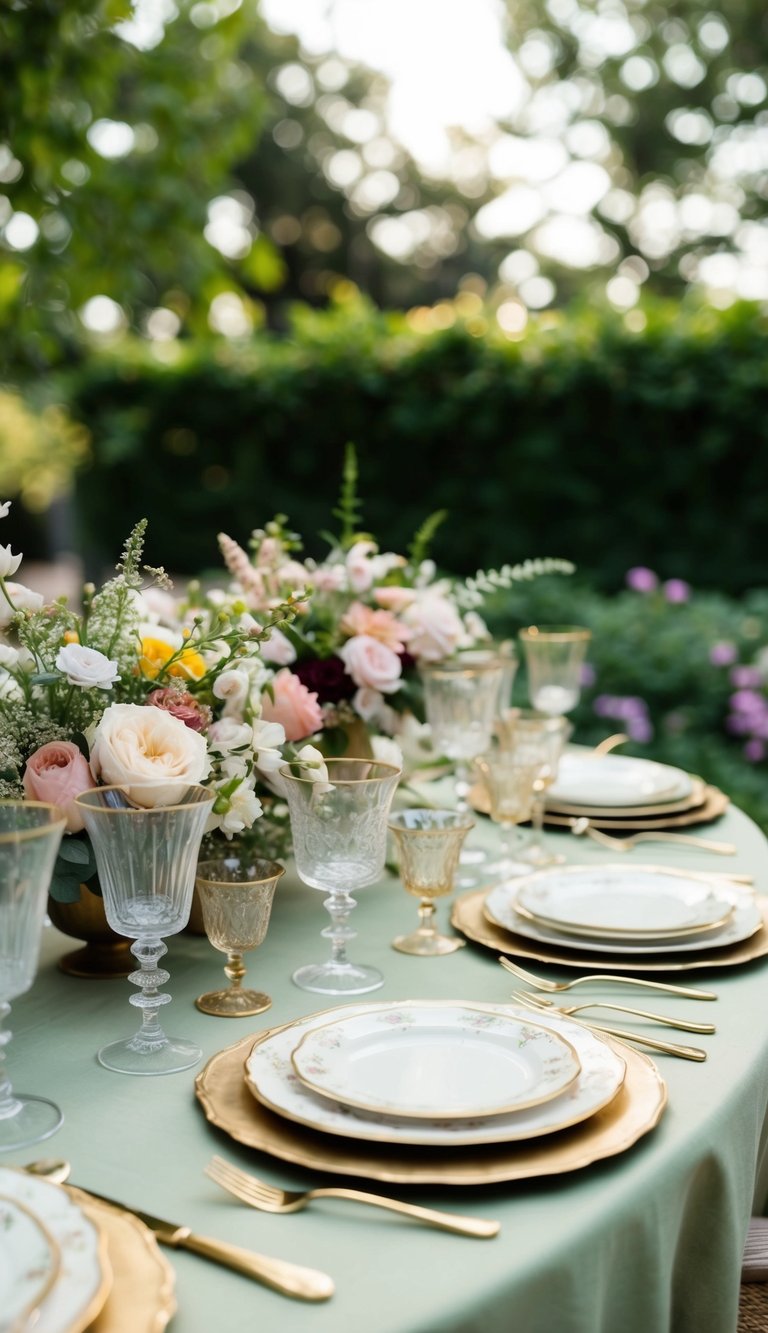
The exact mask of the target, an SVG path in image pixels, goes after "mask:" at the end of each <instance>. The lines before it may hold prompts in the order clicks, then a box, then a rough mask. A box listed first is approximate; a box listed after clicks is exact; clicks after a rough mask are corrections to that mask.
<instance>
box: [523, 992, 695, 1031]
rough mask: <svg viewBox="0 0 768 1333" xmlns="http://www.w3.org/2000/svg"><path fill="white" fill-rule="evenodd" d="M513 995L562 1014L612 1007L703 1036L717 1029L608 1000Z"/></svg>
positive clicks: (686, 1019) (617, 1011)
mask: <svg viewBox="0 0 768 1333" xmlns="http://www.w3.org/2000/svg"><path fill="white" fill-rule="evenodd" d="M512 997H513V999H515V1000H520V1001H522V1002H523V1003H524V1002H525V1001H526V1000H530V1002H531V1004H537V1005H539V1006H540V1007H541V1008H544V1009H557V1011H558V1013H560V1014H567V1015H568V1017H569V1018H570V1016H571V1015H572V1014H578V1013H580V1012H581V1010H582V1009H612V1010H613V1011H614V1013H617V1014H632V1016H633V1017H634V1018H647V1019H648V1021H649V1022H650V1023H662V1024H663V1025H664V1026H665V1027H668V1028H679V1029H680V1031H681V1032H698V1033H699V1034H700V1035H701V1036H711V1035H712V1033H713V1032H715V1031H716V1028H715V1025H714V1023H694V1022H692V1021H691V1019H688V1018H670V1017H669V1016H668V1015H667V1014H655V1013H651V1011H650V1010H648V1009H632V1008H631V1007H629V1006H628V1005H626V1004H610V1003H609V1002H608V1001H607V1000H583V1001H582V1003H581V1004H560V1005H556V1004H555V1002H554V1000H548V999H546V998H545V997H544V996H542V995H529V994H527V992H524V991H517V990H515V991H513V992H512Z"/></svg>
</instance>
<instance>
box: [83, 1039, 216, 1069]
mask: <svg viewBox="0 0 768 1333" xmlns="http://www.w3.org/2000/svg"><path fill="white" fill-rule="evenodd" d="M97 1058H98V1061H99V1064H100V1065H103V1066H104V1068H105V1069H112V1070H114V1072H115V1073H116V1074H148V1075H149V1074H178V1073H180V1071H181V1070H182V1069H191V1068H192V1067H193V1065H196V1064H198V1063H199V1062H200V1060H202V1058H203V1052H202V1051H201V1049H200V1047H199V1046H196V1045H195V1043H194V1042H193V1041H184V1040H183V1038H179V1037H168V1038H166V1040H165V1041H164V1042H161V1043H160V1044H158V1045H156V1046H152V1045H150V1044H149V1043H148V1042H144V1041H141V1042H140V1041H138V1040H137V1038H136V1037H131V1038H130V1039H129V1040H128V1041H112V1042H110V1043H109V1045H108V1046H102V1048H101V1050H100V1051H99V1053H98V1057H97Z"/></svg>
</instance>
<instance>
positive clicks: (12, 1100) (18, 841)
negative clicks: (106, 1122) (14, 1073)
mask: <svg viewBox="0 0 768 1333" xmlns="http://www.w3.org/2000/svg"><path fill="white" fill-rule="evenodd" d="M64 823H65V820H64V814H63V811H61V810H59V809H58V808H57V807H56V806H55V805H45V804H43V803H41V802H37V801H0V1023H2V1022H3V1020H4V1019H6V1018H7V1017H8V1015H9V1014H10V1012H11V1005H10V1001H11V1000H15V999H16V998H17V997H18V996H19V995H23V994H24V993H25V991H28V990H29V988H30V986H31V985H32V982H33V980H34V977H35V973H36V971H37V960H38V956H39V953H40V936H41V934H42V929H43V917H44V915H45V902H46V897H47V895H48V886H49V885H50V882H51V876H52V874H53V867H54V862H55V861H56V853H57V852H58V850H59V843H60V842H61V835H62V833H63V832H64ZM10 1040H11V1033H10V1030H9V1029H7V1028H6V1030H5V1031H4V1032H3V1031H0V1152H8V1151H10V1150H11V1149H12V1148H25V1147H26V1146H27V1145H28V1144H30V1143H39V1142H40V1140H41V1139H47V1138H49V1137H50V1135H51V1134H54V1133H55V1132H56V1130H57V1129H58V1128H59V1126H60V1125H61V1123H62V1120H63V1119H64V1117H63V1116H62V1114H61V1111H60V1110H59V1108H58V1106H56V1105H55V1103H54V1102H50V1101H48V1100H47V1099H46V1098H44V1097H32V1096H28V1095H26V1094H23V1093H19V1092H14V1091H13V1089H12V1087H11V1083H10V1079H9V1078H8V1075H7V1073H6V1072H5V1067H4V1066H5V1059H4V1048H5V1046H6V1045H7V1044H8V1042H9V1041H10Z"/></svg>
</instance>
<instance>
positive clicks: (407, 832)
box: [389, 810, 475, 958]
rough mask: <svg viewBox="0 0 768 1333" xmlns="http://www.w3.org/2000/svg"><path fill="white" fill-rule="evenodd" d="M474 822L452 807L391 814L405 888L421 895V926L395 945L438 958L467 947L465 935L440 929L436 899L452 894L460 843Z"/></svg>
mask: <svg viewBox="0 0 768 1333" xmlns="http://www.w3.org/2000/svg"><path fill="white" fill-rule="evenodd" d="M474 824H475V821H474V820H473V819H470V818H469V816H468V815H460V814H457V813H456V812H455V811H453V810H403V811H399V812H398V813H397V814H396V815H392V816H391V818H390V821H389V827H390V829H391V831H392V833H393V834H394V836H395V841H396V843H397V850H398V853H399V862H400V878H401V880H402V881H403V888H404V889H405V891H406V893H411V894H413V896H414V897H415V898H418V899H419V925H418V927H417V929H416V930H414V931H412V932H411V934H410V935H398V937H397V939H395V940H393V941H392V947H393V949H397V950H398V951H399V952H400V953H410V954H416V955H418V956H419V957H421V958H434V957H436V956H439V955H440V954H446V953H455V952H456V950H457V949H460V948H461V947H462V945H463V943H464V941H463V940H460V939H457V938H456V937H455V936H450V935H440V934H439V933H438V931H437V930H436V928H435V920H434V917H435V905H434V899H435V898H442V897H444V895H445V894H447V893H451V891H452V889H453V881H454V876H455V874H456V870H457V868H458V864H459V853H460V852H461V844H462V843H463V841H464V839H465V838H466V836H467V834H468V832H469V830H470V829H471V828H474Z"/></svg>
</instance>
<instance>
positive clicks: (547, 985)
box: [499, 957, 717, 1000]
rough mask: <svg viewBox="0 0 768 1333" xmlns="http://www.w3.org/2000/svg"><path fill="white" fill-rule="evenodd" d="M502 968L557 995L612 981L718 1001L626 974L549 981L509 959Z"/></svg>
mask: <svg viewBox="0 0 768 1333" xmlns="http://www.w3.org/2000/svg"><path fill="white" fill-rule="evenodd" d="M499 962H500V963H501V966H502V967H503V968H505V969H506V971H507V972H511V973H512V975H513V976H515V977H517V978H518V980H519V981H524V982H525V983H526V985H528V986H532V987H533V989H534V990H543V991H547V992H548V993H549V994H551V995H555V994H557V993H558V992H560V991H565V990H571V989H572V988H573V987H574V986H582V985H584V984H585V983H588V982H592V981H611V982H616V984H617V985H619V986H621V985H624V986H644V987H646V988H647V989H648V990H660V991H666V992H667V993H668V994H669V995H682V996H683V998H684V999H688V1000H716V999H717V996H716V995H715V993H714V991H709V990H699V989H698V987H694V986H673V985H672V983H671V982H669V981H651V980H650V979H648V980H646V979H645V977H628V976H626V975H625V974H624V973H622V974H621V975H620V976H619V975H617V974H615V973H610V972H592V973H590V974H589V975H588V976H585V977H574V978H573V979H572V980H571V981H547V980H546V978H545V977H535V976H534V975H533V973H532V972H527V971H526V970H525V968H524V967H519V966H518V964H517V963H512V962H510V960H509V959H508V958H504V957H499Z"/></svg>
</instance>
